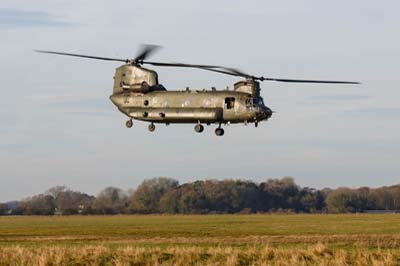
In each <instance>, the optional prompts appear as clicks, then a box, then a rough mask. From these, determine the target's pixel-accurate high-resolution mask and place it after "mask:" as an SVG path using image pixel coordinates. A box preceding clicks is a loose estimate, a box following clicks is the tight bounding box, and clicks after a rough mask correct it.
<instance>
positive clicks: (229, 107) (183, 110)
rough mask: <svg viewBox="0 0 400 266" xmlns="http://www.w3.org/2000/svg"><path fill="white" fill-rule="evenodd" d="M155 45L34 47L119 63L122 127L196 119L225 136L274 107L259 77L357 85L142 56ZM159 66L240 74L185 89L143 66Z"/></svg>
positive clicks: (116, 93) (117, 98)
mask: <svg viewBox="0 0 400 266" xmlns="http://www.w3.org/2000/svg"><path fill="white" fill-rule="evenodd" d="M158 48H159V46H156V45H143V47H142V50H141V52H140V53H139V54H138V55H137V56H136V57H135V58H133V59H118V58H108V57H98V56H88V55H81V54H71V53H63V52H53V51H43V50H35V51H36V52H39V53H47V54H55V55H66V56H75V57H83V58H89V59H98V60H106V61H117V62H123V63H124V64H123V65H121V66H120V67H118V68H117V69H116V70H115V75H114V87H113V93H112V95H111V96H110V100H111V101H112V102H113V104H114V105H115V106H116V107H117V108H118V110H119V111H121V112H122V113H124V114H125V115H126V116H128V120H127V121H126V126H127V127H128V128H131V127H132V126H133V120H134V119H135V120H140V121H145V122H150V124H149V127H148V129H149V131H150V132H153V131H154V130H155V128H156V127H155V125H154V124H155V123H163V124H166V125H169V124H173V123H186V124H195V126H194V130H195V131H196V132H198V133H201V132H203V131H204V126H203V125H204V124H206V125H210V124H218V127H217V128H216V129H215V134H216V135H217V136H223V135H224V129H223V128H222V127H221V126H222V125H226V124H231V123H244V124H246V125H247V124H248V123H254V125H255V126H256V127H257V126H258V123H259V122H261V121H264V120H268V119H269V118H270V117H271V116H272V113H273V112H272V110H271V109H270V108H268V107H267V106H265V104H264V102H263V98H262V97H261V96H260V81H277V82H292V83H330V84H359V82H349V81H326V80H302V79H279V78H269V77H263V76H260V77H258V76H254V75H250V74H247V73H245V72H243V71H240V70H237V69H235V68H228V67H222V66H215V65H196V64H183V63H165V62H153V61H147V60H146V59H147V58H148V56H149V55H150V54H152V53H153V52H154V51H155V50H156V49H158ZM145 64H147V65H153V66H160V67H181V68H197V69H202V70H207V71H212V72H217V73H222V74H226V75H231V76H235V77H241V78H244V80H241V81H238V82H236V83H235V84H234V89H233V90H216V89H215V88H212V90H189V88H187V89H186V90H183V91H167V90H166V88H165V87H164V86H163V85H161V84H160V83H159V82H158V75H157V72H155V71H153V70H150V69H147V68H144V67H142V65H145Z"/></svg>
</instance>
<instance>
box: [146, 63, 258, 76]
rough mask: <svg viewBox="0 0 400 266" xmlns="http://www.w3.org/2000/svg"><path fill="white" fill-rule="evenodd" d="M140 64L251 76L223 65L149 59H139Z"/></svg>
mask: <svg viewBox="0 0 400 266" xmlns="http://www.w3.org/2000/svg"><path fill="white" fill-rule="evenodd" d="M140 63H141V64H149V65H153V66H162V67H187V68H199V69H203V70H208V71H213V72H218V73H222V74H227V75H232V76H240V77H245V78H250V77H252V76H251V75H249V74H246V73H244V72H242V71H241V70H238V69H235V68H229V67H223V66H215V65H198V64H184V63H164V62H150V61H140Z"/></svg>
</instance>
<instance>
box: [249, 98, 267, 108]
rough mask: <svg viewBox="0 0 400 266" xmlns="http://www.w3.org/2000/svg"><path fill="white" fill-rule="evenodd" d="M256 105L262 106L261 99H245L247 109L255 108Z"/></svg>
mask: <svg viewBox="0 0 400 266" xmlns="http://www.w3.org/2000/svg"><path fill="white" fill-rule="evenodd" d="M256 105H264V101H263V98H261V97H258V98H247V99H246V106H247V107H251V106H256Z"/></svg>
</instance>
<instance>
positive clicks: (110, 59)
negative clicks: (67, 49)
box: [35, 50, 130, 63]
mask: <svg viewBox="0 0 400 266" xmlns="http://www.w3.org/2000/svg"><path fill="white" fill-rule="evenodd" d="M35 52H38V53H43V54H56V55H67V56H75V57H83V58H90V59H98V60H106V61H118V62H125V63H128V62H129V61H130V60H129V59H119V58H109V57H99V56H91V55H82V54H71V53H62V52H53V51H43V50H35Z"/></svg>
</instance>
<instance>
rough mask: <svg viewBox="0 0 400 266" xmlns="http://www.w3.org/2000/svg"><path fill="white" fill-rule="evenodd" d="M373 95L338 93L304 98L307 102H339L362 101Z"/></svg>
mask: <svg viewBox="0 0 400 266" xmlns="http://www.w3.org/2000/svg"><path fill="white" fill-rule="evenodd" d="M370 98H371V96H368V95H362V94H336V95H324V96H312V97H308V98H306V99H305V100H304V102H305V103H337V102H343V101H360V100H367V99H370Z"/></svg>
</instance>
